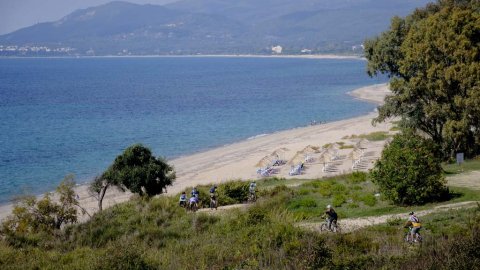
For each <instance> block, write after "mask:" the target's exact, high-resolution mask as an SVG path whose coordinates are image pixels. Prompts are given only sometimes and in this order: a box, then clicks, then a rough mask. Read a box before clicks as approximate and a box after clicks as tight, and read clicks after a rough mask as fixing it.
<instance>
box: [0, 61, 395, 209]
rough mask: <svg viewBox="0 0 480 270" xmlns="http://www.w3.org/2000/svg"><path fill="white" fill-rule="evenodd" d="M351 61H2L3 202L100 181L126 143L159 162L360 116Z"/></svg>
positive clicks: (369, 107)
mask: <svg viewBox="0 0 480 270" xmlns="http://www.w3.org/2000/svg"><path fill="white" fill-rule="evenodd" d="M365 70H366V62H365V61H364V60H360V59H302V58H297V59H295V58H255V57H138V58H135V57H125V58H114V57H112V58H100V57H98V58H13V59H12V58H3V59H0V128H1V131H0V203H1V204H4V203H8V202H10V201H11V200H12V199H13V198H14V197H16V196H18V195H24V194H41V193H44V192H48V191H51V190H53V189H54V188H55V187H56V186H57V185H58V183H59V182H60V181H61V180H62V179H63V178H64V177H65V176H66V175H68V174H74V175H75V178H76V181H77V183H85V182H88V181H90V180H91V179H92V178H93V177H95V176H96V175H99V174H101V173H102V172H103V171H104V170H106V169H107V167H108V166H109V165H110V164H111V163H112V161H113V160H114V159H115V157H116V156H117V155H119V154H121V153H122V151H123V150H124V149H125V148H126V147H128V146H130V145H132V144H135V143H141V144H143V145H145V146H147V147H149V148H150V149H151V150H152V152H153V154H154V155H156V156H162V157H165V158H167V159H169V160H170V159H173V158H175V157H179V156H182V155H188V154H192V153H196V152H200V151H205V150H208V149H211V148H214V147H219V146H222V145H226V144H231V143H234V142H238V141H242V140H246V139H249V138H253V137H255V136H261V135H263V134H270V133H274V132H277V131H281V130H286V129H292V128H297V127H302V126H306V125H309V124H310V123H311V122H313V121H315V122H317V123H320V122H330V121H335V120H341V119H346V118H351V117H354V116H359V115H362V114H366V113H368V112H371V111H373V110H374V109H375V105H374V104H372V103H368V102H363V101H360V100H356V99H355V98H353V97H351V96H349V95H348V94H347V92H349V91H351V90H354V89H356V88H359V87H363V86H367V85H371V84H377V83H383V82H385V81H386V79H385V78H374V79H372V78H370V77H368V76H367V74H366V71H365Z"/></svg>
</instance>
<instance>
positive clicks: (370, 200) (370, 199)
mask: <svg viewBox="0 0 480 270" xmlns="http://www.w3.org/2000/svg"><path fill="white" fill-rule="evenodd" d="M360 200H361V201H362V202H363V203H364V204H365V205H367V206H375V204H377V198H375V196H374V195H373V194H365V195H363V196H362V197H361V198H360Z"/></svg>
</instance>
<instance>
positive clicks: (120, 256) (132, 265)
mask: <svg viewBox="0 0 480 270" xmlns="http://www.w3.org/2000/svg"><path fill="white" fill-rule="evenodd" d="M142 249H143V248H142V246H141V245H139V244H135V243H131V242H129V241H127V242H124V241H122V242H114V243H112V244H110V245H109V246H108V247H107V249H106V251H105V254H104V255H103V256H99V257H98V258H97V261H96V263H95V266H94V267H93V269H105V270H107V269H108V270H110V269H112V270H115V269H118V270H120V269H132V270H134V269H138V270H143V269H155V267H153V266H151V265H149V264H148V263H147V262H146V260H145V259H144V258H143V256H142Z"/></svg>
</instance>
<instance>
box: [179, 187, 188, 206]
mask: <svg viewBox="0 0 480 270" xmlns="http://www.w3.org/2000/svg"><path fill="white" fill-rule="evenodd" d="M179 204H180V206H181V207H186V206H187V194H186V193H185V191H184V192H182V195H180V201H179Z"/></svg>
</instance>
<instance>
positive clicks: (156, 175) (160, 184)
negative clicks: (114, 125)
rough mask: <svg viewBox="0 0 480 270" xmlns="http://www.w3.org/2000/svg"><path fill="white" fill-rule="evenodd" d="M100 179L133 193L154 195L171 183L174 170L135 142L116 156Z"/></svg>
mask: <svg viewBox="0 0 480 270" xmlns="http://www.w3.org/2000/svg"><path fill="white" fill-rule="evenodd" d="M101 179H103V180H104V181H106V183H108V184H111V185H116V186H123V187H125V188H127V189H129V190H130V191H131V192H133V193H138V194H140V195H146V196H154V195H157V194H160V193H162V192H163V190H164V189H165V187H166V186H168V185H171V184H172V183H173V180H174V179H175V172H174V169H173V167H172V166H170V165H168V164H167V163H166V161H165V160H164V159H163V158H156V157H154V156H153V155H152V152H151V151H150V149H148V148H146V147H144V146H143V145H141V144H136V145H132V146H130V147H128V148H127V149H125V151H124V152H123V153H122V154H121V155H119V156H117V158H115V161H114V162H113V164H112V165H111V166H110V167H109V168H108V169H107V170H106V171H105V172H104V173H103V175H102V177H101Z"/></svg>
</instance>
